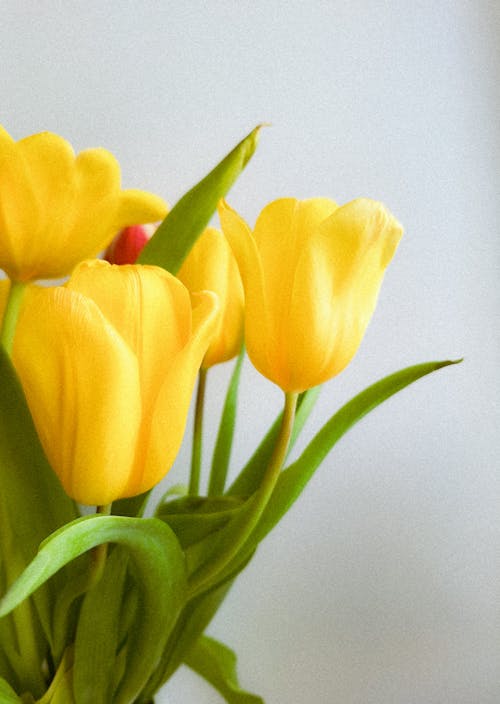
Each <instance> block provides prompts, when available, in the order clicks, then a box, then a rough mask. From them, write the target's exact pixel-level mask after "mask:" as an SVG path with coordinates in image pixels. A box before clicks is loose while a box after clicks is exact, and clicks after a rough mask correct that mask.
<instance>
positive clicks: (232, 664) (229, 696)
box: [185, 636, 264, 704]
mask: <svg viewBox="0 0 500 704" xmlns="http://www.w3.org/2000/svg"><path fill="white" fill-rule="evenodd" d="M185 663H186V665H188V666H189V667H190V668H191V669H192V670H194V671H195V672H196V673H197V674H198V675H200V676H201V677H203V678H204V679H205V680H207V682H209V683H210V684H211V685H212V687H214V688H215V689H216V690H217V691H218V692H219V693H220V694H222V696H223V697H224V699H225V700H226V702H228V704H264V700H263V699H262V698H261V697H257V696H256V695H255V694H249V693H248V692H244V691H243V690H242V689H241V688H240V686H239V683H238V676H237V673H236V655H235V653H234V652H233V651H232V650H231V649H230V648H228V647H227V645H224V644H223V643H219V642H218V641H216V640H214V639H213V638H209V637H208V636H201V637H200V638H199V639H198V641H197V642H196V643H195V645H194V646H193V648H192V649H191V650H190V651H189V653H188V654H187V656H186V658H185Z"/></svg>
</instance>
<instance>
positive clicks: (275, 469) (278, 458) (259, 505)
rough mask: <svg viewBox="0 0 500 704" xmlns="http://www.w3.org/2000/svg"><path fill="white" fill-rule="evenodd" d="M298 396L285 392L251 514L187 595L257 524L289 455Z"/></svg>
mask: <svg viewBox="0 0 500 704" xmlns="http://www.w3.org/2000/svg"><path fill="white" fill-rule="evenodd" d="M297 399H298V394H297V393H286V394H285V408H284V411H283V417H282V420H281V426H280V430H279V434H278V437H277V439H276V444H275V446H274V450H273V454H272V455H271V459H270V460H269V464H268V466H267V469H266V473H265V474H264V477H263V479H262V483H261V485H260V486H259V488H258V490H257V491H256V492H255V494H254V495H253V496H252V497H251V498H250V499H248V501H251V502H252V503H253V505H252V506H251V509H250V512H249V513H248V515H245V517H244V520H243V521H242V522H241V523H240V524H239V525H237V526H235V527H234V534H233V536H232V540H231V542H230V543H228V545H227V546H226V547H225V549H223V550H221V552H220V553H219V554H218V555H217V557H216V558H215V559H214V560H213V561H212V562H211V563H208V564H207V565H203V566H202V567H201V568H200V569H199V570H198V571H197V572H195V573H194V574H193V576H192V578H191V580H190V582H191V583H190V585H189V592H188V598H190V599H191V598H193V597H195V596H197V595H198V594H199V593H200V592H202V591H204V590H205V589H207V588H208V587H210V586H211V582H213V581H214V580H215V579H216V578H217V576H218V575H219V574H220V573H221V572H222V571H223V570H224V568H225V567H226V566H227V565H228V564H229V563H230V562H231V560H233V559H234V558H235V557H236V555H237V554H238V552H239V550H240V549H241V547H242V546H243V545H244V544H245V542H246V541H247V539H248V538H249V537H250V535H251V533H252V532H253V530H254V528H255V527H256V526H257V524H258V522H259V520H260V518H261V516H262V514H263V513H264V510H265V508H266V506H267V503H268V501H269V499H270V498H271V495H272V493H273V491H274V487H275V486H276V482H277V481H278V477H279V475H280V472H281V468H282V466H283V462H284V461H285V458H286V453H287V450H288V446H289V443H290V438H291V436H292V431H293V422H294V419H295V410H296V407H297ZM236 520H237V519H236Z"/></svg>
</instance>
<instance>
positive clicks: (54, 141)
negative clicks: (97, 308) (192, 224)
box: [0, 128, 166, 281]
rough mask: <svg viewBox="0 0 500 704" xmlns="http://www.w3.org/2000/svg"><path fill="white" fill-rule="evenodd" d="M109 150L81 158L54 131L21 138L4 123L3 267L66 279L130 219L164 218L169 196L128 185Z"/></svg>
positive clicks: (11, 272) (15, 275) (0, 146)
mask: <svg viewBox="0 0 500 704" xmlns="http://www.w3.org/2000/svg"><path fill="white" fill-rule="evenodd" d="M120 180H121V179H120V167H119V165H118V162H117V161H116V159H115V158H114V156H113V155H112V154H110V153H109V152H108V151H106V150H105V149H87V150H85V151H83V152H81V153H80V154H79V155H78V156H77V157H76V158H75V155H74V152H73V149H72V147H71V145H70V144H69V143H68V142H67V141H66V140H64V139H62V138H61V137H58V136H57V135H55V134H52V133H50V132H43V133H41V134H36V135H32V136H30V137H27V138H25V139H22V140H20V141H19V142H14V141H13V140H12V139H11V137H10V136H9V135H8V133H7V132H6V131H5V130H4V129H3V128H0V268H2V269H4V270H5V271H6V272H7V274H8V276H9V277H10V278H12V279H15V280H21V281H28V280H30V279H35V278H60V277H62V276H65V275H67V274H69V273H70V272H71V270H72V269H73V267H74V266H75V265H76V264H77V263H78V262H79V261H82V260H83V259H86V258H88V257H91V256H95V255H96V254H97V253H98V252H99V251H101V250H102V249H104V248H105V246H106V245H107V244H108V243H109V242H110V241H111V239H112V238H113V237H114V236H115V235H116V233H117V231H118V230H120V229H121V228H122V227H123V226H124V225H133V224H140V223H144V222H152V221H154V220H158V219H160V218H162V217H163V216H164V215H165V213H166V205H165V203H164V202H163V201H162V199H161V198H159V197H157V196H154V195H151V194H148V193H143V192H141V191H122V190H121V189H120Z"/></svg>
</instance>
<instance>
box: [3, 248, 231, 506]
mask: <svg viewBox="0 0 500 704" xmlns="http://www.w3.org/2000/svg"><path fill="white" fill-rule="evenodd" d="M217 310H218V307H217V298H216V296H215V295H214V294H213V293H210V292H203V293H200V294H195V295H193V296H192V297H191V298H190V294H189V292H188V290H187V289H186V288H185V286H184V285H183V284H182V283H181V282H180V281H178V280H177V279H176V278H175V277H174V276H172V275H171V274H169V273H168V272H166V271H164V270H163V269H160V268H158V267H152V266H112V265H110V264H108V263H107V262H103V261H99V260H93V261H88V262H83V263H81V264H80V265H79V266H78V267H77V268H76V269H75V271H74V273H73V275H72V277H71V279H70V280H69V282H68V283H67V284H66V285H65V286H59V287H54V288H50V289H40V290H38V291H37V292H36V295H35V293H33V294H32V297H31V305H29V306H23V309H22V312H21V315H20V318H19V322H18V326H17V329H16V335H15V340H14V348H13V362H14V365H15V367H16V369H17V371H18V374H19V377H20V379H21V383H22V386H23V389H24V392H25V395H26V399H27V402H28V406H29V408H30V410H31V414H32V416H33V419H34V423H35V426H36V429H37V432H38V434H39V437H40V440H41V443H42V446H43V448H44V450H45V452H46V455H47V458H48V460H49V462H50V463H51V465H52V467H53V469H54V470H55V472H56V473H57V475H58V476H59V478H60V480H61V482H62V484H63V486H64V489H65V490H66V492H67V493H68V494H69V496H71V497H72V498H74V499H75V500H77V501H79V502H80V503H83V504H95V505H106V504H109V503H111V502H112V501H114V500H115V499H118V498H124V497H130V496H134V495H137V494H140V493H142V492H144V491H147V490H148V489H150V488H151V487H152V486H154V485H155V484H157V483H158V482H159V481H160V480H161V479H162V478H163V476H164V475H165V473H166V472H167V470H168V469H169V468H170V466H171V465H172V463H173V461H174V459H175V456H176V454H177V452H178V449H179V446H180V443H181V439H182V435H183V432H184V427H185V423H186V416H187V412H188V407H189V402H190V398H191V394H192V389H193V386H194V383H195V380H196V376H197V373H198V370H199V367H200V364H201V361H202V359H203V356H204V354H205V352H206V349H207V347H208V345H209V343H210V339H211V335H212V334H213V330H214V326H215V323H216V318H217Z"/></svg>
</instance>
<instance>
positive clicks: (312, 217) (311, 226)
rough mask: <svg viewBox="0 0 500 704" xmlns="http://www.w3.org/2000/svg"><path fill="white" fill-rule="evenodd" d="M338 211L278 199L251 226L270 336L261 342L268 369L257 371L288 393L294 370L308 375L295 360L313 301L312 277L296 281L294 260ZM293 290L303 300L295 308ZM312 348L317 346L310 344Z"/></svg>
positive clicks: (314, 202) (326, 203)
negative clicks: (324, 223) (257, 253)
mask: <svg viewBox="0 0 500 704" xmlns="http://www.w3.org/2000/svg"><path fill="white" fill-rule="evenodd" d="M336 209H337V204H336V203H335V202H334V201H332V200H329V199H328V198H310V199H308V200H303V201H299V200H296V199H295V198H282V199H279V200H276V201H273V202H272V203H270V204H269V205H267V206H266V207H265V208H264V209H263V210H262V212H261V214H260V215H259V217H258V219H257V223H256V225H255V233H254V237H255V241H256V244H257V247H258V250H259V256H260V259H261V263H262V269H263V271H264V272H265V273H264V277H265V284H264V286H265V291H266V302H267V306H268V315H269V326H270V329H271V330H272V331H273V335H272V336H269V338H268V339H267V341H265V342H264V340H263V341H262V344H263V345H266V347H267V351H268V366H267V369H266V370H264V369H262V368H261V369H260V371H262V373H264V374H265V376H267V377H268V378H270V379H272V380H273V381H275V382H276V383H279V385H280V386H281V388H283V389H286V390H292V389H290V388H288V387H289V385H290V384H292V385H293V384H295V382H294V381H293V380H292V379H291V377H290V374H291V370H292V369H297V371H299V373H300V374H303V373H305V371H306V370H305V369H303V368H302V364H299V365H297V363H296V361H294V357H295V356H296V351H295V350H296V344H300V338H304V337H308V336H309V332H308V331H309V328H310V323H309V322H308V314H309V308H308V306H307V301H310V300H312V297H313V296H314V294H313V293H312V292H311V290H310V289H309V287H310V285H311V277H310V276H307V278H306V280H305V281H300V280H298V279H300V278H301V276H304V273H298V272H297V261H298V260H299V259H300V257H301V256H302V254H303V252H304V251H307V250H308V248H309V246H310V241H311V238H312V237H313V236H314V233H315V232H316V231H317V230H318V228H319V226H320V224H321V222H322V221H323V220H325V218H327V217H328V216H330V215H331V214H332V213H333V212H335V210H336ZM277 262H279V264H277ZM295 289H297V290H300V291H301V292H302V294H303V296H304V297H303V298H302V301H299V302H298V305H297V306H295V305H294V304H293V302H292V295H293V291H294V290H295ZM295 320H297V325H295V323H294V321H295ZM297 334H299V340H297V337H296V335H297ZM310 343H312V345H314V344H315V343H314V342H313V341H312V340H310ZM251 349H252V346H249V354H250V356H252V353H251ZM252 361H253V358H252ZM254 363H255V362H254ZM256 366H257V365H256ZM257 368H259V367H257ZM278 380H279V382H278ZM303 388H306V387H303ZM307 388H308V387H307ZM293 390H295V389H293ZM301 390H302V389H301Z"/></svg>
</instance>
